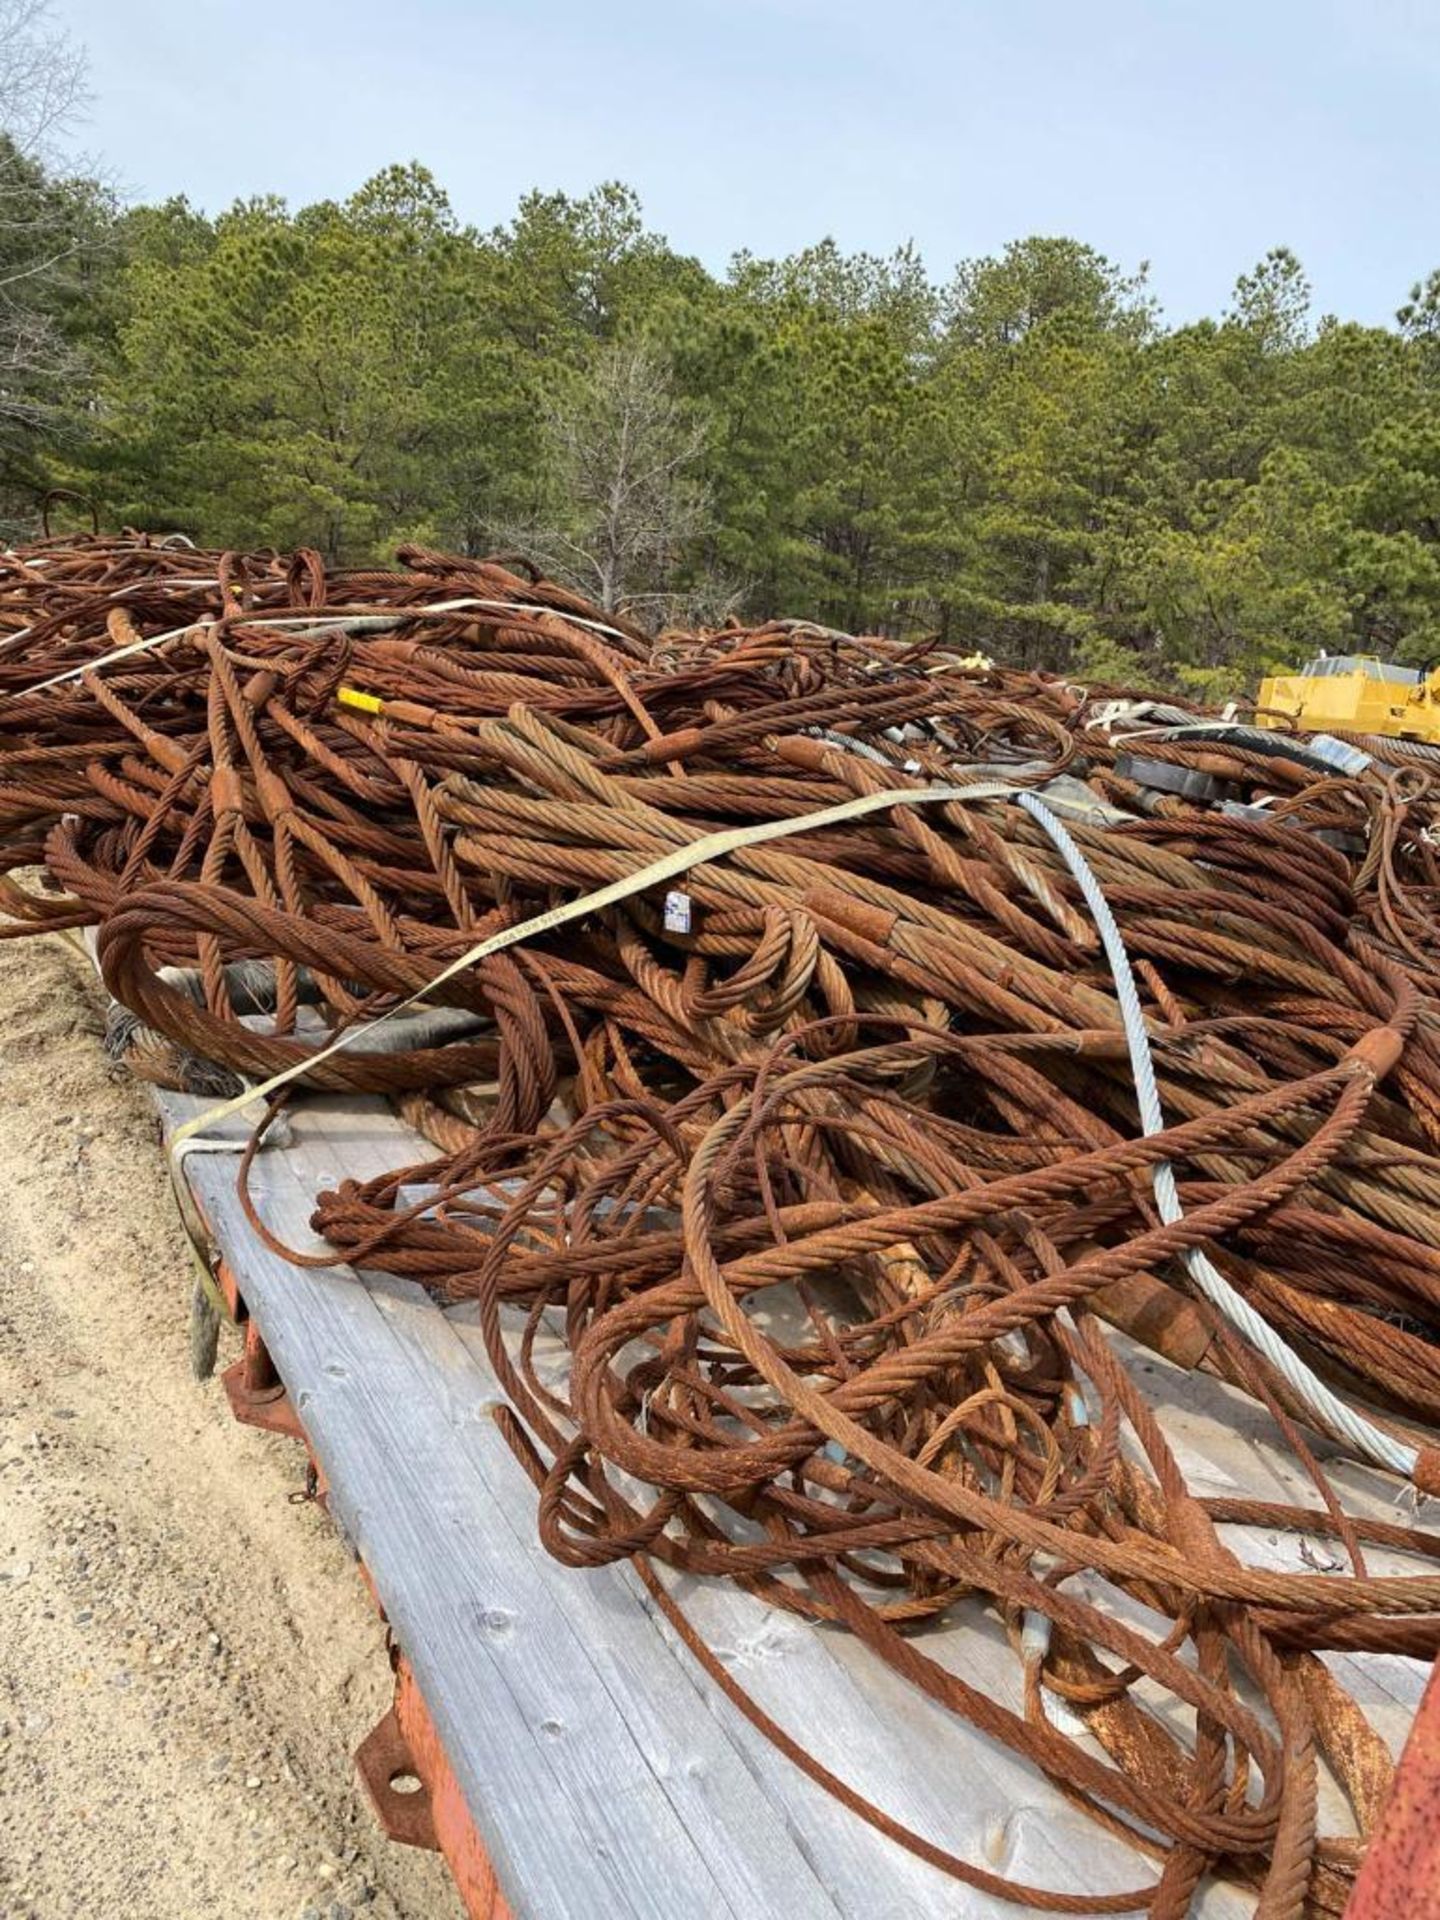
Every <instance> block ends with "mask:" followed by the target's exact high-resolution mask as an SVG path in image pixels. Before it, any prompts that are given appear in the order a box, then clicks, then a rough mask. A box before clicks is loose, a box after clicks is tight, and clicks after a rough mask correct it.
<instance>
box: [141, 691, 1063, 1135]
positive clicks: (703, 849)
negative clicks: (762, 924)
mask: <svg viewBox="0 0 1440 1920" xmlns="http://www.w3.org/2000/svg"><path fill="white" fill-rule="evenodd" d="M366 697H368V696H366ZM1023 791H1025V789H1024V788H1023V787H1022V786H1020V785H1018V784H1017V783H1016V782H1014V781H1003V780H986V781H982V782H980V783H979V784H977V785H975V786H970V787H886V788H884V789H882V791H881V792H879V793H862V794H860V795H859V796H858V797H857V798H856V799H854V800H842V801H841V802H840V803H839V804H838V805H836V806H833V807H822V808H820V810H819V811H818V812H817V813H802V814H799V815H797V816H796V817H794V818H793V819H789V820H762V821H760V822H759V823H758V824H757V825H755V826H753V827H732V828H731V829H730V830H729V831H728V832H726V833H707V834H704V835H702V837H701V838H700V839H699V840H692V841H690V842H689V843H688V845H686V846H683V847H674V848H672V849H671V851H670V852H669V853H667V854H664V855H662V856H661V858H660V859H658V860H652V861H650V863H649V864H648V865H647V866H643V867H639V868H637V869H636V871H635V872H634V873H630V874H626V875H625V877H624V878H623V879H620V880H612V881H610V882H609V884H608V885H606V886H603V887H597V888H596V890H595V891H594V892H593V893H586V894H582V895H581V896H580V897H579V899H576V900H567V901H565V902H563V904H562V905H560V906H558V907H550V908H548V909H547V910H546V911H545V912H544V913H537V914H536V915H535V916H534V918H533V919H530V920H522V921H521V922H520V924H519V926H515V927H504V928H502V929H501V931H500V932H499V933H492V934H491V935H490V937H489V938H488V939H487V940H480V941H477V942H476V944H475V945H474V946H473V947H470V948H468V949H467V950H466V951H465V952H464V953H462V954H461V955H460V956H459V958H458V959H455V960H452V961H450V963H449V964H448V965H447V966H445V967H442V969H441V970H440V972H439V973H437V974H436V976H435V978H434V979H433V980H430V981H427V982H426V984H425V985H424V986H423V987H420V988H418V989H417V990H416V991H415V992H414V993H412V994H411V995H410V996H409V997H408V998H407V999H405V1000H401V1001H398V1002H397V1003H396V1004H395V1005H394V1006H393V1007H390V1008H387V1010H386V1011H385V1012H384V1013H382V1014H380V1015H379V1017H378V1018H377V1019H375V1020H372V1021H369V1022H367V1024H366V1025H365V1026H363V1027H352V1028H350V1029H348V1030H347V1031H346V1032H345V1033H342V1034H341V1035H340V1036H339V1038H338V1039H336V1040H332V1041H331V1042H330V1044H329V1045H328V1046H325V1047H321V1048H320V1049H319V1050H318V1051H317V1052H315V1053H312V1054H311V1055H310V1057H309V1058H308V1059H306V1060H299V1061H297V1062H296V1063H295V1065H294V1066H293V1067H286V1068H284V1069H283V1070H282V1071H281V1072H280V1073H275V1074H272V1075H271V1076H270V1078H269V1079H268V1080H264V1081H262V1082H261V1084H260V1085H259V1086H258V1087H250V1088H247V1090H246V1091H245V1092H244V1093H242V1094H237V1096H236V1097H235V1099H233V1100H225V1101H222V1102H221V1104H220V1105H219V1106H218V1107H211V1108H209V1110H208V1111H207V1112H205V1113H201V1114H197V1115H196V1117H195V1118H194V1119H193V1120H187V1121H186V1122H185V1124H184V1126H183V1127H177V1129H176V1130H175V1132H174V1133H173V1134H172V1135H171V1136H170V1151H171V1152H172V1153H173V1152H174V1151H175V1149H176V1148H177V1147H179V1146H182V1145H183V1143H184V1142H185V1141H187V1140H191V1139H193V1138H194V1137H195V1135H196V1134H198V1133H200V1132H202V1131H203V1130H204V1129H205V1128H206V1127H208V1126H210V1125H212V1124H214V1123H216V1122H218V1121H221V1120H228V1119H229V1117H230V1115H231V1114H232V1113H239V1112H240V1110H241V1108H242V1107H248V1106H251V1105H253V1103H254V1102H255V1101H257V1100H265V1099H268V1098H269V1096H270V1095H271V1094H272V1093H278V1092H279V1091H280V1089H281V1088H282V1087H288V1086H289V1085H290V1083H291V1082H292V1081H294V1080H300V1079H303V1078H304V1076H305V1075H306V1074H307V1073H309V1072H310V1071H311V1070H312V1069H313V1068H315V1067H317V1066H319V1064H320V1062H321V1061H322V1060H329V1059H330V1058H332V1056H333V1055H335V1054H337V1053H342V1052H343V1051H344V1049H345V1048H346V1047H347V1046H349V1045H351V1044H352V1042H353V1041H355V1040H356V1039H357V1038H358V1037H359V1036H360V1035H361V1034H362V1033H371V1032H373V1031H374V1029H375V1028H376V1027H378V1026H381V1025H383V1023H384V1022H385V1021H386V1020H393V1019H395V1018H396V1016H397V1015H399V1014H402V1013H406V1012H408V1011H409V1010H410V1008H411V1007H414V1006H418V1005H419V1003H420V1002H421V1000H423V999H425V998H426V997H427V996H428V995H431V994H433V993H434V991H435V989H436V988H437V987H443V986H444V984H445V982H446V981H447V980H453V979H454V978H455V976H456V974H457V973H463V972H464V971H465V969H466V967H473V966H474V965H475V963H476V962H477V961H479V960H486V959H488V958H489V957H490V955H491V954H492V953H500V952H503V950H504V949H505V948H506V947H515V946H519V944H520V943H521V941H522V940H535V939H538V938H539V937H540V935H541V934H545V933H551V932H553V931H554V929H555V928H556V927H563V926H564V925H565V924H566V923H567V921H570V920H580V919H583V918H584V916H585V915H586V914H587V913H599V912H601V911H602V910H603V909H604V908H606V907H613V906H615V905H616V903H617V902H619V901H621V900H628V899H630V898H631V897H632V896H633V895H634V894H637V893H643V892H644V891H645V889H646V888H647V887H655V886H659V885H660V884H661V882H662V881H665V880H673V879H674V878H675V876H676V875H677V874H680V873H688V872H689V871H690V869H691V868H692V867H698V866H700V865H702V864H703V863H704V862H705V861H707V860H721V859H724V857H725V856H726V855H727V854H730V853H737V852H739V851H740V850H741V849H742V848H744V847H758V846H761V845H763V844H764V842H765V841H767V840H784V839H788V838H789V836H790V835H791V834H794V833H807V832H809V831H811V830H812V829H814V828H819V827H836V826H840V825H842V824H843V823H844V822H845V821H846V820H858V819H860V818H861V817H862V816H863V815H865V814H867V813H879V812H881V811H882V810H883V809H884V808H886V807H923V806H931V805H934V804H936V803H943V802H945V801H952V800H1005V799H1008V798H1009V797H1010V795H1011V794H1014V793H1021V792H1023Z"/></svg>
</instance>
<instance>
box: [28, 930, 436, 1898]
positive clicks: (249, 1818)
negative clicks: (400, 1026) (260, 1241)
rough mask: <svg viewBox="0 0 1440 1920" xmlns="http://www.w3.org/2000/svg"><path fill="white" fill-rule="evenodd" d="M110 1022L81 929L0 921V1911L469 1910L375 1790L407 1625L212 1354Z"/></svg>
mask: <svg viewBox="0 0 1440 1920" xmlns="http://www.w3.org/2000/svg"><path fill="white" fill-rule="evenodd" d="M100 1025H101V1022H100V1011H99V1004H98V1000H97V997H96V994H95V991H94V988H93V986H92V984H91V975H90V970H89V967H88V965H87V963H86V962H85V961H84V960H83V958H82V957H81V956H80V955H79V954H78V953H77V952H76V951H75V950H74V949H73V948H72V947H70V946H69V945H67V944H66V943H64V942H63V941H61V940H59V939H55V938H51V939H46V940H41V941H36V940H26V941H22V942H13V941H12V942H8V943H0V1035H3V1037H0V1191H3V1194H4V1199H3V1202H0V1920H61V1917H62V1916H65V1920H70V1917H71V1916H77V1917H78V1916H84V1920H90V1916H99V1915H105V1916H116V1917H117V1920H194V1917H195V1916H200V1915H209V1914H217V1915H218V1914H224V1915H226V1916H227V1920H290V1917H291V1916H303V1920H370V1917H371V1916H373V1920H458V1917H459V1915H460V1911H461V1910H460V1906H459V1902H458V1900H457V1899H456V1896H455V1894H454V1891H453V1889H452V1888H451V1885H450V1882H449V1880H448V1877H447V1875H446V1873H445V1870H444V1867H443V1865H442V1864H441V1862H440V1861H439V1859H438V1857H437V1856H433V1855H429V1854H421V1853H416V1852H414V1851H412V1850H410V1849H407V1848H402V1847H393V1846H390V1845H389V1844H388V1843H387V1842H386V1841H385V1840H384V1838H383V1837H382V1836H381V1834H380V1832H379V1830H378V1828H377V1827H376V1826H375V1825H374V1823H373V1820H372V1819H371V1817H370V1815H369V1813H368V1811H367V1809H366V1807H365V1805H364V1803H363V1800H362V1798H361V1796H360V1793H359V1789H358V1787H357V1786H356V1784H355V1778H354V1772H353V1768H352V1764H351V1754H352V1752H353V1750H354V1748H355V1746H356V1745H357V1743H358V1742H359V1741H360V1740H361V1739H362V1738H363V1736H364V1735H365V1734H366V1733H367V1732H368V1731H369V1729H370V1727H371V1726H372V1725H373V1723H374V1722H375V1721H376V1720H377V1719H378V1718H379V1716H380V1715H381V1714H382V1713H383V1712H384V1710H385V1707H386V1705H387V1704H388V1690H389V1672H388V1668H387V1666H386V1661H385V1648H384V1633H383V1630H382V1628H381V1626H380V1624H379V1622H378V1620H377V1619H376V1616H375V1614H374V1612H373V1611H372V1609H371V1607H370V1605H369V1602H368V1600H367V1598H366V1596H365V1592H364V1589H363V1587H362V1585H361V1582H360V1579H359V1577H358V1575H357V1573H356V1570H355V1568H354V1566H353V1564H352V1563H351V1561H350V1560H349V1558H348V1556H347V1555H346V1553H345V1551H344V1549H343V1547H342V1546H341V1544H340V1541H339V1539H338V1538H337V1536H336V1534H335V1533H334V1531H333V1530H332V1529H331V1527H330V1526H329V1523H328V1522H327V1521H326V1519H325V1517H324V1515H323V1514H322V1513H321V1512H320V1511H319V1510H318V1509H317V1508H316V1507H314V1506H313V1505H311V1504H309V1503H307V1502H306V1500H305V1498H304V1473H303V1467H304V1459H303V1455H302V1453H301V1451H300V1449H299V1448H297V1447H295V1446H293V1445H292V1444H290V1443H288V1442H286V1441H283V1440H279V1439H274V1438H271V1437H270V1436H267V1435H264V1434H260V1433H257V1432H255V1431H254V1430H252V1429H249V1428H243V1427H239V1426H236V1425H235V1423H234V1422H233V1421H232V1420H231V1418H230V1415H229V1412H228V1410H227V1408H226V1404H225V1399H224V1395H223V1393H222V1391H221V1388H220V1385H219V1382H218V1380H214V1381H211V1382H209V1383H207V1384H206V1385H205V1386H203V1387H202V1386H197V1385H196V1384H195V1382H194V1380H193V1378H192V1376H191V1373H190V1366H189V1346H188V1335H187V1311H188V1300H189V1294H190V1286H191V1272H192V1269H191V1267H190V1263H189V1257H188V1252H187V1249H186V1247H185V1244H184V1240H183V1237H182V1235H181V1232H180V1229H179V1226H178V1224H177V1221H176V1216H175V1210H174V1203H173V1200H172V1198H171V1195H170V1191H169V1186H168V1182H167V1178H166V1174H165V1170H164V1166H163V1163H162V1159H161V1156H160V1153H159V1151H158V1149H157V1145H156V1129H155V1123H154V1119H153V1116H152V1111H151V1108H150V1103H149V1099H148V1097H147V1095H146V1094H145V1092H144V1090H143V1089H141V1088H139V1087H137V1086H136V1085H134V1084H133V1083H132V1082H131V1081H129V1079H128V1078H127V1077H126V1076H125V1075H124V1074H123V1073H122V1072H120V1071H118V1070H116V1069H112V1068H111V1067H110V1065H109V1063H108V1062H107V1060H106V1058H105V1056H104V1054H103V1052H102V1051H101V1047H100V1040H99V1035H100ZM233 1338H234V1337H233V1335H227V1336H226V1340H227V1341H233ZM233 1352H234V1347H231V1346H227V1345H225V1344H222V1349H221V1363H222V1365H223V1364H224V1363H225V1361H226V1360H227V1359H228V1358H230V1357H232V1355H233Z"/></svg>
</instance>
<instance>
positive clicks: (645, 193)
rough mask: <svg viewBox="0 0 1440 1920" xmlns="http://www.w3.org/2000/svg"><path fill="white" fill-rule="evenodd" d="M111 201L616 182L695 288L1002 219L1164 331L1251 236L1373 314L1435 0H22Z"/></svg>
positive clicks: (1400, 252)
mask: <svg viewBox="0 0 1440 1920" xmlns="http://www.w3.org/2000/svg"><path fill="white" fill-rule="evenodd" d="M56 10H57V13H58V14H59V15H60V17H61V18H62V19H63V20H64V22H65V24H66V25H67V26H68V28H69V29H70V31H71V32H72V33H73V34H74V35H75V37H76V38H77V39H78V40H80V41H81V42H83V43H84V44H85V45H86V46H87V47H88V49H89V53H90V60H91V86H92V89H93V92H94V96H95V98H94V105H93V110H92V113H91V117H90V120H89V124H88V125H87V126H86V127H85V128H84V129H83V130H82V132H81V135H80V138H81V141H82V143H83V144H84V145H85V146H87V147H88V148H91V149H93V150H95V151H96V152H97V153H98V154H99V155H100V156H101V157H102V158H103V159H104V160H105V161H106V162H107V163H108V165H109V167H110V168H111V170H112V171H113V173H114V174H115V176H116V177H117V178H118V180H119V182H120V183H121V185H122V186H123V188H124V189H125V190H126V191H127V192H128V193H129V194H130V195H132V196H133V197H137V198H139V197H160V196H164V195H166V194H169V193H173V192H184V193H186V194H188V195H189V196H190V198H191V199H192V200H194V201H196V202H197V203H198V204H200V205H201V206H203V207H204V208H206V209H207V210H209V211H214V210H216V209H218V208H220V207H222V206H224V205H226V204H227V203H228V202H229V201H230V200H232V199H234V198H236V197H237V196H240V195H247V194H252V193H260V192H276V193H280V194H283V195H285V196H286V197H287V198H289V199H290V200H291V201H292V202H296V203H300V202H304V201H306V200H313V199H319V198H324V197H329V196H335V197H342V196H343V195H345V194H346V193H348V192H350V191H351V190H353V189H354V188H355V187H356V186H358V185H359V184H360V182H361V181H362V180H364V179H365V178H366V177H367V176H368V175H369V174H371V173H373V172H375V171H376V170H377V169H378V168H380V167H381V166H384V165H386V164H387V163H389V162H390V161H393V160H404V159H410V158H418V159H420V160H422V161H424V162H425V164H426V165H427V166H429V167H430V168H431V169H432V170H433V171H434V172H435V173H436V174H437V175H438V177H439V179H440V180H441V182H442V183H443V184H444V185H445V187H446V188H447V189H448V191H449V193H450V196H451V198H452V200H453V202H454V204H455V207H456V209H457V211H458V213H459V214H460V215H461V217H462V218H464V219H466V220H469V221H473V222H475V223H476V224H478V225H481V226H490V225H493V224H495V223H498V222H500V221H502V220H504V219H506V218H508V216H509V215H510V213H511V212H512V211H513V208H514V205H515V201H516V199H517V197H518V195H519V194H520V193H522V192H523V191H525V190H526V189H527V188H530V187H534V186H540V187H546V188H551V187H559V188H563V189H565V190H566V191H569V192H583V191H584V190H585V189H586V188H588V187H589V186H591V185H593V184H595V183H596V182H597V181H600V180H603V179H621V180H624V181H626V182H628V183H629V184H630V185H631V186H633V187H635V188H636V190H637V191H638V192H639V194H640V195H641V198H642V200H643V201H644V205H645V210H646V214H647V217H648V219H649V221H650V224H651V225H652V226H654V227H657V228H658V229H659V230H660V231H662V232H663V233H665V234H667V235H668V236H669V238H670V240H671V242H672V244H674V245H675V246H677V247H679V248H681V249H682V250H684V251H685V252H689V253H695V254H698V255H699V256H700V257H701V258H702V259H703V260H704V261H705V262H706V263H707V265H709V266H711V267H713V268H716V269H723V267H724V265H725V262H726V260H727V259H728V257H729V256H730V254H731V253H732V252H733V251H735V250H736V249H738V248H740V247H749V248H750V249H752V250H753V251H755V252H757V253H762V254H771V253H785V252H789V251H791V250H793V249H795V248H797V247H801V246H804V245H806V244H808V243H809V242H811V241H813V240H816V239H818V238H820V237H821V236H823V235H825V234H833V235H834V237H835V238H836V239H837V240H838V241H839V242H840V243H841V245H842V246H844V247H846V248H869V249H871V250H875V251H888V250H889V249H890V248H891V247H893V246H894V245H896V244H897V243H899V242H901V241H904V240H907V239H913V240H914V241H915V242H916V243H917V244H918V245H919V247H920V248H921V250H922V252H923V253H924V254H925V256H926V258H927V260H928V261H929V263H930V265H931V267H932V270H935V271H943V272H947V273H948V271H949V268H950V267H951V266H952V265H953V263H954V262H955V261H956V260H957V259H961V258H964V257H966V256H968V255H971V254H976V253H985V252H990V251H992V250H994V249H996V248H998V247H1000V246H1002V245H1003V244H1004V242H1005V241H1006V240H1008V239H1012V238H1016V237H1018V236H1021V235H1023V234H1027V233H1065V234H1071V235H1074V236H1076V237H1077V238H1080V239H1083V240H1087V241H1089V242H1090V243H1091V245H1093V246H1096V247H1098V248H1099V249H1100V250H1101V251H1103V252H1105V253H1108V254H1109V255H1111V257H1112V258H1114V259H1116V260H1118V261H1119V262H1121V263H1122V264H1123V265H1126V266H1133V265H1135V264H1137V263H1138V262H1139V261H1140V260H1143V259H1148V260H1149V261H1150V262H1151V264H1152V277H1153V284H1154V287H1155V290H1156V292H1157V293H1158V294H1159V296H1160V298H1161V300H1162V301H1163V303H1164V305H1165V308H1166V310H1167V312H1168V313H1169V314H1170V315H1171V316H1172V317H1173V318H1177V319H1183V318H1189V317H1192V316H1194V315H1196V314H1199V313H1203V312H1213V311H1215V310H1217V309H1218V308H1219V307H1220V306H1222V305H1223V304H1224V302H1225V299H1226V296H1227V294H1228V292H1229V289H1230V287H1231V286H1232V285H1233V282H1234V279H1235V276H1236V274H1237V273H1238V272H1240V271H1242V270H1243V269H1244V268H1246V267H1247V266H1249V265H1251V264H1252V263H1253V262H1254V261H1255V260H1256V259H1258V258H1259V256H1260V255H1261V254H1262V253H1263V252H1264V251H1265V249H1266V248H1267V247H1270V246H1272V245H1276V244H1279V243H1283V244H1285V245H1288V246H1290V247H1292V248H1293V249H1294V250H1295V251H1296V252H1297V253H1298V254H1299V255H1300V257H1301V259H1302V260H1303V261H1304V263H1305V266H1306V268H1307V269H1308V271H1309V273H1310V277H1311V279H1312V281H1313V283H1314V286H1315V292H1316V300H1317V304H1318V306H1319V308H1320V309H1321V310H1322V311H1334V312H1338V313H1340V314H1342V315H1344V316H1346V317H1353V318H1356V319H1363V320H1373V321H1383V320H1386V319H1388V318H1389V316H1390V315H1391V313H1392V312H1393V310H1394V308H1395V307H1396V305H1397V304H1398V303H1399V302H1400V300H1401V299H1403V297H1404V295H1405V293H1406V291H1407V289H1408V287H1409V285H1410V283H1411V282H1412V281H1413V280H1414V279H1416V278H1417V277H1418V276H1420V275H1421V274H1423V273H1425V272H1427V271H1428V270H1429V269H1430V268H1431V267H1435V266H1440V213H1437V197H1436V188H1437V184H1440V167H1437V161H1440V6H1437V5H1436V4H1435V0H1365V3H1364V4H1362V3H1361V0H1151V4H1145V3H1144V0H954V3H953V4H950V5H945V4H942V0H672V3H671V4H669V5H666V4H662V0H589V3H588V4H587V0H531V3H530V4H522V0H56Z"/></svg>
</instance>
